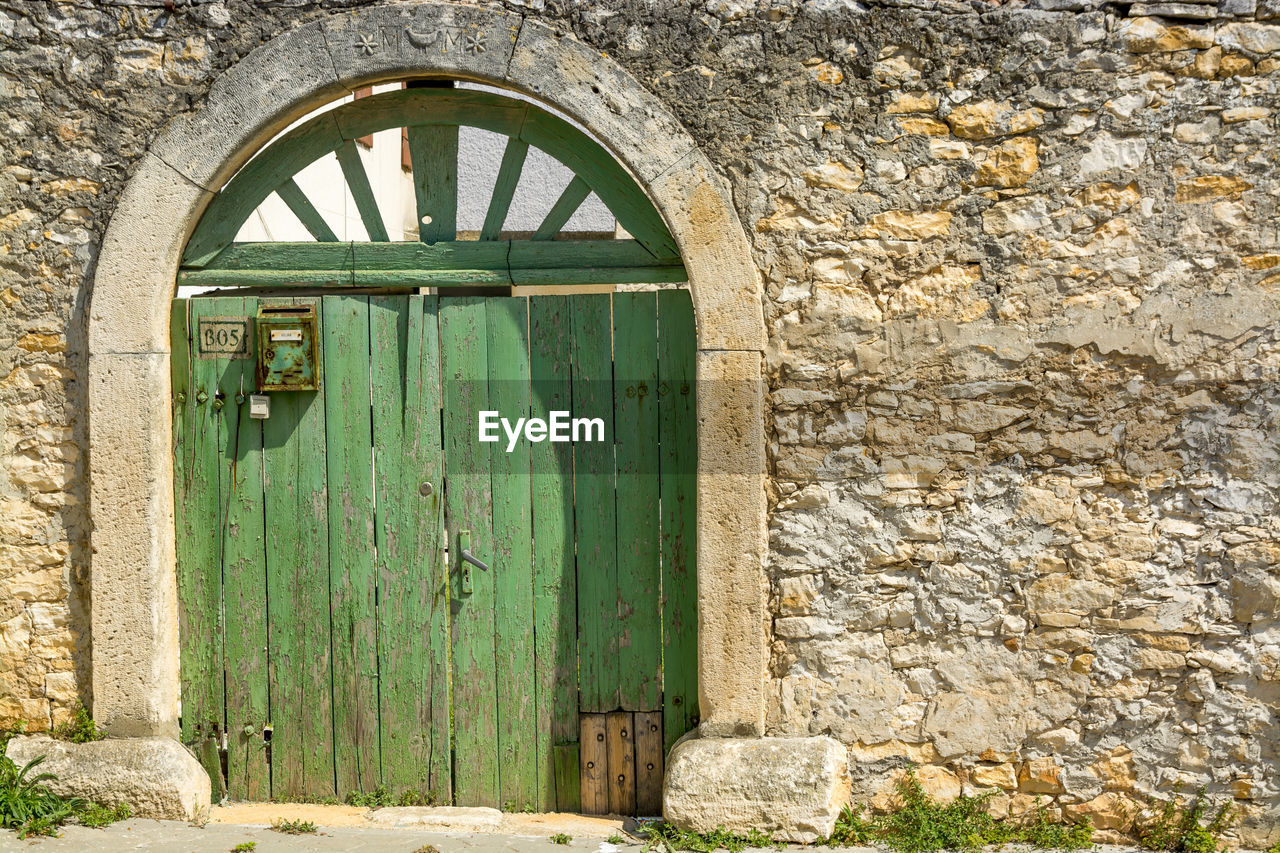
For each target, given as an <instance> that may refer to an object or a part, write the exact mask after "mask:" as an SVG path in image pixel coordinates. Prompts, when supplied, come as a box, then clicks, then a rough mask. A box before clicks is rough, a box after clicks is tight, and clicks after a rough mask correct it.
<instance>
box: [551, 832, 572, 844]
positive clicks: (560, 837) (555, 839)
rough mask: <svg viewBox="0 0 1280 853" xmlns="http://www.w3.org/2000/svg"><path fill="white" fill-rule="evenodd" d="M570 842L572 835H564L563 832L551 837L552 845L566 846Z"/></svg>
mask: <svg viewBox="0 0 1280 853" xmlns="http://www.w3.org/2000/svg"><path fill="white" fill-rule="evenodd" d="M572 840H573V836H572V835H565V834H564V833H563V832H557V833H556V834H555V835H553V836H551V843H552V844H568V843H569V842H570V841H572Z"/></svg>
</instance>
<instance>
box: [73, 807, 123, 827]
mask: <svg viewBox="0 0 1280 853" xmlns="http://www.w3.org/2000/svg"><path fill="white" fill-rule="evenodd" d="M132 815H133V809H131V808H129V806H128V804H126V803H120V804H118V805H114V806H100V805H98V804H97V803H89V805H87V806H86V807H85V808H83V809H79V810H78V811H77V812H76V822H77V823H79V824H80V825H81V826H87V827H89V828H90V829H101V828H102V827H104V826H109V825H110V824H113V823H115V822H116V821H118V820H127V819H128V818H129V817H130V816H132Z"/></svg>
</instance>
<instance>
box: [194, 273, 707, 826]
mask: <svg viewBox="0 0 1280 853" xmlns="http://www.w3.org/2000/svg"><path fill="white" fill-rule="evenodd" d="M261 301H263V302H270V303H272V304H280V303H284V302H297V303H308V304H312V305H315V306H316V308H317V315H318V318H319V324H320V327H321V332H320V340H321V356H320V361H321V365H320V366H321V372H322V383H321V388H320V390H318V391H315V392H277V393H273V394H272V395H271V411H270V416H269V417H268V418H267V419H265V420H258V419H254V418H251V417H249V405H248V397H249V395H251V394H253V393H255V391H256V388H255V387H254V383H255V371H254V364H255V362H254V361H253V355H254V354H253V351H252V346H251V342H250V345H249V346H248V347H239V348H237V347H236V346H235V345H234V344H235V341H232V342H231V344H228V343H227V342H226V341H225V340H224V341H221V342H219V341H218V340H217V339H216V334H213V333H214V331H216V330H219V329H222V330H225V329H235V328H237V326H236V323H237V321H239V322H241V326H240V328H243V323H242V321H243V319H244V318H251V317H253V316H254V315H255V314H256V312H257V309H258V307H259V305H258V302H259V300H258V299H255V298H253V297H200V298H194V299H190V300H178V301H176V302H175V303H174V310H173V339H174V359H173V365H174V367H173V370H174V376H173V389H174V421H173V423H174V465H175V490H176V519H175V520H176V524H177V530H178V574H179V588H180V605H181V616H182V623H181V644H182V700H183V713H182V722H183V737H184V739H185V740H186V741H187V742H188V743H190V744H192V745H193V746H194V747H196V748H197V753H198V754H200V755H201V756H202V757H203V760H204V761H205V763H206V767H207V768H208V769H210V770H211V775H212V776H213V777H214V778H215V790H220V789H221V786H223V785H225V790H226V792H227V794H228V796H230V797H231V798H233V799H266V798H269V797H275V798H302V797H306V798H328V797H336V798H339V799H341V798H345V797H347V796H348V795H350V794H353V793H359V792H365V793H369V792H372V791H375V790H377V789H378V788H380V787H385V788H386V789H388V790H389V791H390V792H391V795H392V796H393V797H394V798H396V799H397V800H401V801H404V802H422V801H431V800H434V801H436V802H441V803H450V802H454V803H458V804H464V805H489V806H498V807H504V808H526V807H529V808H535V809H540V810H553V809H560V810H584V811H593V812H607V811H613V812H619V813H625V814H637V813H639V814H655V813H657V812H658V811H659V810H660V808H661V803H660V798H661V775H662V759H663V756H664V755H665V752H666V750H667V749H669V747H670V745H671V744H672V743H673V742H674V740H675V739H676V738H677V737H679V736H680V735H682V734H683V733H684V732H686V731H688V730H689V729H690V728H692V727H693V726H695V725H696V724H697V684H696V655H695V639H696V618H697V617H696V610H695V602H696V589H695V575H696V571H695V567H694V553H695V540H694V536H695V533H694V513H693V510H694V494H695V491H694V490H695V481H694V472H695V468H696V446H695V441H694V437H695V422H694V416H695V412H694V397H695V395H694V391H693V389H694V382H693V379H694V376H693V371H694V364H693V352H694V337H693V318H692V308H691V305H690V303H689V296H688V293H687V291H683V290H663V291H657V292H653V291H650V292H642V293H627V294H614V295H609V294H594V295H574V296H532V297H480V296H470V297H449V296H441V297H436V296H419V295H392V296H384V295H378V296H372V295H341V296H324V297H312V298H296V299H292V300H284V299H275V298H273V299H270V300H268V299H265V298H264V299H262V300H261ZM210 335H213V336H212V337H210ZM224 337H225V334H224ZM233 337H235V336H234V334H233ZM251 337H252V336H250V338H251ZM184 344H185V345H184ZM485 411H490V412H495V413H497V415H498V416H500V417H501V418H505V419H507V421H508V424H509V425H514V424H515V423H516V422H517V421H518V420H519V419H521V418H538V419H541V420H543V421H552V422H553V421H554V418H555V417H557V416H558V415H557V414H556V413H559V412H568V413H571V417H572V418H580V419H584V420H587V421H590V420H593V419H596V420H598V421H599V427H598V430H597V432H596V433H592V434H591V435H590V437H591V438H598V439H599V440H586V439H587V437H588V435H587V430H588V429H589V427H584V429H583V434H582V437H581V439H580V440H578V441H572V442H553V441H550V440H547V438H546V436H545V433H544V434H543V438H542V440H533V439H534V438H536V437H537V436H538V433H537V432H536V431H532V432H525V433H523V434H521V437H519V438H517V439H516V440H511V439H510V438H509V435H508V434H507V433H506V432H505V431H504V430H502V429H499V430H498V431H497V433H498V440H497V441H481V440H480V434H479V429H478V427H479V423H478V419H479V417H480V413H481V412H485ZM464 549H465V550H466V551H467V553H468V554H469V555H470V556H472V557H473V558H474V559H475V560H476V561H478V562H479V563H482V564H484V566H485V568H480V567H477V566H474V565H471V564H470V563H467V562H464V561H463V560H462V554H463V551H464Z"/></svg>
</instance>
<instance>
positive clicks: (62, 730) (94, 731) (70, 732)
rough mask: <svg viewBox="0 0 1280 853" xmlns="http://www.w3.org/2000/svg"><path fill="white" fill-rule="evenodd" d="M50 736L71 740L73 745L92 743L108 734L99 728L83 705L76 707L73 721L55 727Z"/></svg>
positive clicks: (72, 716)
mask: <svg viewBox="0 0 1280 853" xmlns="http://www.w3.org/2000/svg"><path fill="white" fill-rule="evenodd" d="M49 734H50V735H52V736H53V737H55V738H57V739H58V740H69V741H71V742H72V743H92V742H93V741H95V740H102V739H103V738H105V737H106V736H107V733H106V732H104V731H103V730H102V729H100V728H98V724H97V723H95V722H94V721H93V717H90V716H89V712H88V711H86V710H85V707H84V706H83V705H76V708H75V710H74V711H73V712H72V713H71V719H70V720H67V721H66V722H65V723H59V724H58V725H56V726H54V727H53V731H51V732H50V733H49Z"/></svg>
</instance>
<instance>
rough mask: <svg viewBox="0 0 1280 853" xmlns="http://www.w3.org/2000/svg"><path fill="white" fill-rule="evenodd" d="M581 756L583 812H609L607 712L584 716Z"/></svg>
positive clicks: (582, 718) (582, 721)
mask: <svg viewBox="0 0 1280 853" xmlns="http://www.w3.org/2000/svg"><path fill="white" fill-rule="evenodd" d="M581 725H582V729H581V734H580V737H581V752H580V754H579V760H580V761H581V762H582V764H581V767H580V773H579V775H580V776H581V786H582V788H581V798H582V813H583V814H608V813H609V777H608V773H609V748H608V745H607V744H606V743H605V715H604V714H583V715H582V717H581Z"/></svg>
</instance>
